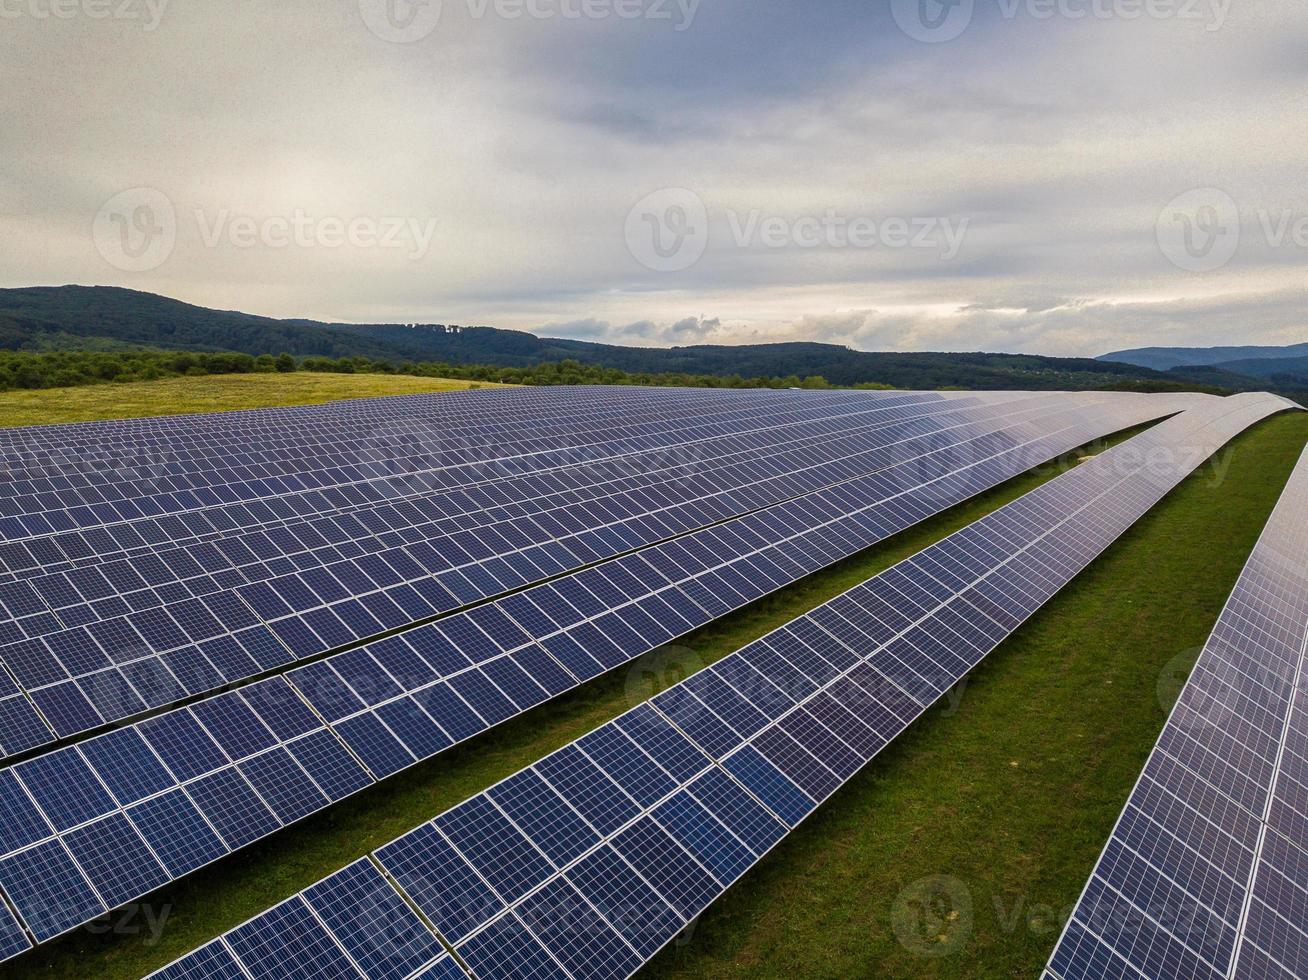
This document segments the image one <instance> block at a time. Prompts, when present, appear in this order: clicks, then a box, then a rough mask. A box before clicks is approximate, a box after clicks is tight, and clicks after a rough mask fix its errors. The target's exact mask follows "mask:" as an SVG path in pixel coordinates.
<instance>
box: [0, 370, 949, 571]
mask: <svg viewBox="0 0 1308 980" xmlns="http://www.w3.org/2000/svg"><path fill="white" fill-rule="evenodd" d="M930 400H935V401H939V400H940V399H939V398H938V397H937V398H935V399H931V398H930V397H929V396H917V397H915V398H912V399H908V398H907V397H906V396H900V397H899V398H897V399H868V400H865V401H863V402H861V403H854V402H848V401H846V403H845V404H844V406H843V407H841V406H823V405H810V404H808V403H807V402H800V403H799V404H798V406H797V407H796V409H795V410H780V409H777V410H774V411H772V412H768V411H765V410H763V408H764V407H763V406H757V407H756V410H755V411H753V412H742V411H737V412H734V413H732V416H731V417H730V418H724V417H718V418H715V419H713V420H712V422H711V424H707V423H706V424H698V423H699V419H698V418H691V419H689V420H683V421H680V422H679V424H676V425H673V424H671V423H668V422H662V423H661V424H659V425H658V426H657V428H656V427H655V424H654V421H658V420H654V421H651V422H645V423H643V424H642V425H641V429H642V435H641V436H640V439H639V440H638V441H637V442H634V443H633V442H632V441H631V440H626V441H616V440H606V439H605V438H604V436H605V435H607V431H606V430H602V431H594V430H591V431H588V432H587V433H586V435H585V439H586V440H587V442H586V445H585V447H573V448H571V449H565V448H564V447H563V446H562V445H559V444H557V443H556V444H555V445H554V446H552V447H549V446H547V447H545V449H543V450H542V451H539V452H537V453H534V454H532V455H531V456H521V455H519V456H512V455H511V454H512V451H513V447H511V446H501V447H489V446H488V447H484V448H483V449H481V450H479V454H480V455H481V456H483V457H485V458H484V459H478V460H476V464H477V465H469V464H468V462H467V461H466V460H464V459H463V458H462V456H464V455H466V453H465V452H464V451H463V450H461V449H460V448H459V446H458V442H457V440H456V439H453V438H452V437H450V436H449V435H448V434H446V433H440V434H438V435H435V436H434V440H433V437H432V436H428V438H427V441H426V443H422V442H420V441H419V440H414V441H415V443H417V444H416V445H415V446H408V445H406V444H404V443H403V442H402V441H401V442H400V444H398V445H391V444H390V443H391V442H394V441H395V440H389V439H383V440H382V444H381V445H378V446H376V448H375V450H370V455H374V456H380V455H382V453H389V454H390V459H388V460H387V461H386V466H387V467H389V468H391V469H396V468H398V469H399V472H398V473H396V474H390V475H388V474H385V473H382V472H369V473H367V474H345V473H340V472H337V473H336V474H335V476H336V477H337V479H336V480H335V481H331V480H326V479H321V478H318V479H315V480H314V481H313V482H312V483H309V484H305V485H299V486H293V485H292V486H288V487H286V488H285V490H284V492H282V493H280V494H277V495H276V496H277V497H278V498H282V499H279V500H278V506H279V507H282V508H286V507H293V508H294V510H295V511H298V512H299V513H301V514H305V515H307V514H312V513H314V511H313V510H312V509H311V508H310V505H313V506H316V507H318V508H319V509H320V510H321V509H323V508H324V507H327V508H331V507H338V506H348V505H350V504H351V503H353V502H354V501H351V500H350V499H349V498H344V499H342V498H341V497H340V492H341V491H344V490H348V491H349V492H350V493H351V494H352V495H353V496H355V497H358V498H360V499H367V498H371V499H374V500H386V499H395V498H397V497H399V496H401V495H402V494H403V492H404V490H405V488H406V487H412V489H411V491H410V492H421V491H431V490H436V489H449V488H452V487H455V486H461V485H467V484H469V483H479V482H484V481H485V480H486V479H487V465H488V464H489V463H493V464H494V471H495V472H496V473H497V474H498V475H504V474H506V473H516V474H523V473H530V472H541V471H544V470H547V469H549V468H552V467H555V466H558V465H569V464H571V465H577V464H579V463H588V462H589V463H593V462H595V461H597V460H601V459H609V458H612V457H614V456H617V455H624V454H625V455H631V454H632V453H635V452H641V451H644V450H650V449H657V448H660V447H672V446H683V445H695V444H702V443H705V442H706V441H708V440H709V439H718V440H721V439H723V438H726V437H732V436H736V437H743V436H747V435H749V434H751V433H754V432H756V431H757V430H759V429H767V428H773V427H779V426H782V425H785V426H787V427H791V428H793V427H794V426H795V425H798V424H801V423H803V422H805V421H806V420H807V421H810V422H821V421H824V420H838V419H839V418H840V417H841V416H842V415H847V414H850V413H851V412H854V413H856V412H859V411H864V410H866V409H867V408H869V407H876V406H893V405H897V404H904V403H906V402H907V401H912V402H923V401H930ZM583 414H584V413H583ZM627 421H630V419H627ZM574 424H576V425H578V426H580V425H581V423H580V422H578V423H574ZM369 440H370V437H369V436H367V435H366V434H360V435H358V436H356V437H355V439H354V440H353V441H352V442H351V443H350V447H351V450H352V451H358V450H359V449H360V447H367V446H368V442H369ZM433 441H434V443H435V444H434V445H433V444H432V443H433ZM450 443H452V444H450ZM583 448H584V451H582V449H583ZM497 453H498V454H500V455H496V454H497ZM408 457H413V458H414V459H415V460H420V461H421V462H422V463H423V464H424V465H419V464H418V462H412V461H407V458H408ZM355 462H358V460H357V459H356V460H355ZM347 477H352V478H348V479H347ZM155 489H158V488H157V487H156V488H155ZM324 490H331V491H333V492H334V495H328V494H324V493H323V492H322V491H324ZM305 495H309V496H310V498H311V499H309V500H307V501H305V502H303V503H299V504H297V501H298V499H299V498H300V497H302V496H305ZM220 504H221V502H215V506H211V507H209V508H208V510H210V511H216V513H215V514H214V515H213V516H212V518H211V521H212V523H213V524H214V525H216V526H217V527H219V528H223V527H226V526H229V525H232V524H235V525H238V526H240V525H243V524H244V523H245V522H246V521H247V520H249V513H248V506H249V502H247V506H246V507H242V506H241V505H240V504H228V505H226V506H219V505H220ZM229 515H230V516H229ZM151 516H152V517H153V516H156V515H153V514H152V515H151ZM203 516H204V515H203V513H202V512H200V511H195V512H191V513H188V512H186V511H182V512H179V513H166V514H165V515H164V516H162V517H161V518H160V524H162V525H165V526H166V527H167V529H168V531H170V532H171V533H174V534H176V533H179V532H180V531H183V530H185V529H186V528H185V524H184V523H183V522H191V523H194V524H196V525H197V532H198V533H206V532H208V531H212V528H206V526H205V523H204V522H203V521H202V520H201V517H203ZM135 523H136V524H138V525H140V526H141V528H142V530H141V537H144V538H146V539H151V540H153V541H156V542H157V541H158V540H161V539H163V540H166V539H167V537H166V535H164V536H163V537H162V538H161V535H163V534H164V532H163V530H162V529H161V528H160V527H156V526H155V524H154V523H152V522H151V520H150V519H137V520H136V522H135ZM105 537H106V535H105V533H104V532H101V531H91V532H86V533H85V534H84V535H83V537H82V538H80V539H79V538H78V537H76V536H73V537H72V538H71V540H72V542H73V544H72V545H71V546H70V549H71V551H73V552H81V551H85V550H87V548H86V546H82V545H80V541H82V540H85V541H87V542H92V543H94V544H96V545H99V544H100V543H102V542H103V541H104V540H105ZM91 550H93V551H94V550H97V549H96V548H91ZM0 555H2V556H3V557H4V558H5V560H6V562H7V563H9V564H14V563H15V562H22V561H25V560H29V559H27V558H26V556H24V554H23V553H22V550H21V549H19V548H16V547H14V546H12V545H8V546H5V548H4V549H3V551H2V552H0Z"/></svg>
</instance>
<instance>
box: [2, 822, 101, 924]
mask: <svg viewBox="0 0 1308 980" xmlns="http://www.w3.org/2000/svg"><path fill="white" fill-rule="evenodd" d="M0 888H4V890H5V894H6V895H8V896H9V899H10V901H12V902H13V904H14V908H15V909H17V910H18V914H19V915H20V916H22V919H23V923H24V924H25V925H26V926H27V928H28V930H29V931H30V932H31V933H32V935H33V936H34V937H36V941H37V942H38V943H41V942H45V941H46V940H47V939H53V938H54V937H55V936H58V935H60V934H61V933H64V932H67V931H68V930H69V929H74V928H76V927H77V926H79V925H81V924H82V923H84V922H89V921H90V920H91V919H93V918H95V917H96V916H97V915H100V914H102V913H103V912H106V911H108V910H107V909H106V908H105V905H104V903H103V902H102V901H100V898H99V896H98V895H97V894H96V893H95V891H94V889H92V888H91V885H90V884H89V883H88V882H87V880H86V878H85V877H84V876H83V874H82V872H81V871H80V870H79V869H78V867H77V865H76V864H75V863H74V862H73V859H72V857H70V856H69V854H68V851H67V850H66V849H65V847H64V845H63V844H62V843H61V842H60V841H58V840H51V841H46V842H45V843H44V844H37V845H36V846H35V847H32V848H30V849H29V850H26V851H19V852H18V853H17V854H12V855H10V856H9V857H6V858H3V859H0Z"/></svg>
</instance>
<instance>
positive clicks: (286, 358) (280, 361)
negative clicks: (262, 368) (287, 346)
mask: <svg viewBox="0 0 1308 980" xmlns="http://www.w3.org/2000/svg"><path fill="white" fill-rule="evenodd" d="M276 364H277V370H278V371H280V372H281V373H282V374H290V373H291V372H292V371H294V370H295V358H293V357H291V355H290V354H288V353H286V352H285V351H282V352H281V353H280V354H278V355H277V362H276Z"/></svg>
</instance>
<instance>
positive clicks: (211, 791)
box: [186, 769, 281, 850]
mask: <svg viewBox="0 0 1308 980" xmlns="http://www.w3.org/2000/svg"><path fill="white" fill-rule="evenodd" d="M186 792H187V795H188V796H190V797H191V799H192V801H193V802H194V803H195V805H196V806H197V807H199V809H200V812H201V813H203V814H204V815H205V816H206V817H208V818H209V822H210V823H211V824H213V826H214V829H215V830H217V831H218V833H219V834H220V835H221V836H222V838H223V840H224V841H225V842H226V844H227V846H228V847H230V848H231V849H232V850H235V849H236V848H238V847H243V846H244V845H246V844H248V843H250V842H251V841H255V840H258V839H259V838H260V837H263V836H264V835H265V834H269V833H271V832H272V831H274V830H276V829H277V828H278V827H280V826H281V824H280V823H279V822H278V820H277V818H276V817H275V816H273V814H272V811H271V810H269V809H268V807H267V806H265V805H264V803H263V801H262V800H260V799H259V797H258V795H257V794H256V793H255V792H254V790H253V789H252V788H251V787H250V784H249V783H248V782H246V780H245V778H244V777H242V776H241V774H240V773H238V772H236V771H235V770H233V769H224V770H222V771H220V772H216V773H213V774H212V775H209V776H205V777H203V778H202V779H199V780H196V781H195V782H193V783H188V784H187V787H186Z"/></svg>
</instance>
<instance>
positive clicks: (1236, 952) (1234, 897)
mask: <svg viewBox="0 0 1308 980" xmlns="http://www.w3.org/2000/svg"><path fill="white" fill-rule="evenodd" d="M1305 502H1308V456H1305V458H1304V459H1301V460H1300V462H1299V465H1298V466H1297V467H1296V469H1295V471H1294V473H1293V474H1292V476H1291V477H1290V480H1289V483H1288V484H1287V486H1286V488H1285V491H1284V493H1283V494H1282V497H1281V500H1280V502H1279V503H1278V504H1277V507H1276V510H1275V511H1274V512H1273V514H1272V516H1271V518H1270V519H1269V521H1268V523H1267V526H1266V527H1265V528H1264V530H1263V534H1262V536H1261V537H1260V539H1259V541H1258V544H1257V545H1256V547H1255V548H1254V551H1253V553H1252V554H1251V555H1250V557H1249V560H1248V562H1247V564H1246V566H1245V568H1244V571H1243V573H1242V574H1241V577H1240V579H1239V581H1238V582H1237V583H1236V586H1235V589H1234V591H1233V592H1232V594H1231V597H1230V599H1229V600H1228V602H1227V604H1226V607H1225V609H1224V610H1223V611H1222V614H1221V616H1220V618H1219V619H1218V622H1217V625H1216V626H1215V627H1214V629H1213V632H1212V635H1211V637H1210V638H1209V640H1208V643H1207V644H1206V646H1205V647H1204V650H1203V652H1202V653H1201V654H1200V656H1199V659H1198V662H1197V663H1196V665H1195V667H1194V670H1193V672H1192V673H1191V676H1190V678H1189V680H1188V682H1187V684H1186V686H1185V687H1184V689H1183V690H1182V692H1181V694H1180V696H1179V698H1178V699H1177V702H1176V706H1175V708H1174V709H1173V711H1172V713H1171V716H1170V717H1169V719H1168V721H1167V724H1166V726H1165V727H1164V729H1163V732H1162V735H1161V736H1160V737H1159V740H1158V744H1157V745H1156V746H1155V748H1154V750H1153V752H1152V754H1151V755H1150V757H1149V759H1148V761H1147V762H1146V764H1145V767H1144V770H1143V772H1142V773H1141V775H1140V779H1139V781H1138V783H1137V784H1136V786H1135V788H1134V790H1133V791H1132V793H1131V796H1130V798H1129V799H1128V801H1127V804H1126V807H1125V809H1124V810H1123V812H1122V815H1121V817H1120V818H1119V820H1118V823H1117V826H1116V827H1115V828H1114V830H1113V832H1112V835H1111V836H1110V838H1109V841H1108V844H1107V845H1106V847H1105V849H1104V852H1103V854H1102V855H1101V857H1100V859H1099V861H1098V863H1097V864H1096V866H1095V868H1094V871H1093V872H1092V874H1091V877H1090V880H1089V882H1088V883H1087V885H1086V888H1085V891H1084V892H1083V894H1082V896H1081V898H1080V900H1079V902H1078V903H1077V905H1076V907H1075V909H1074V911H1073V913H1072V916H1071V918H1070V920H1069V922H1068V924H1067V927H1066V930H1065V932H1064V934H1063V935H1062V937H1061V938H1060V940H1059V942H1058V945H1057V947H1056V948H1055V950H1054V952H1053V954H1052V956H1051V958H1050V961H1049V966H1048V974H1047V975H1048V976H1050V977H1054V978H1059V980H1074V978H1081V977H1099V976H1106V975H1112V976H1121V977H1137V978H1138V977H1150V978H1152V977H1162V976H1175V975H1182V974H1184V975H1188V976H1205V977H1277V978H1279V977H1286V978H1288V977H1293V976H1303V975H1305V973H1308V954H1306V953H1305V950H1308V927H1305V921H1306V919H1305V909H1306V908H1308V905H1306V904H1305V899H1306V897H1308V849H1306V848H1308V844H1306V843H1305V842H1308V817H1306V816H1305V814H1308V806H1306V805H1305V799H1306V797H1305V786H1308V780H1305V777H1304V772H1305V759H1308V740H1306V739H1308V735H1306V733H1308V724H1306V721H1308V713H1306V710H1305V709H1308V701H1305V685H1304V682H1303V679H1304V646H1305V640H1306V638H1308V562H1306V560H1305V559H1306V557H1308V524H1306V523H1305V520H1304V507H1305Z"/></svg>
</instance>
